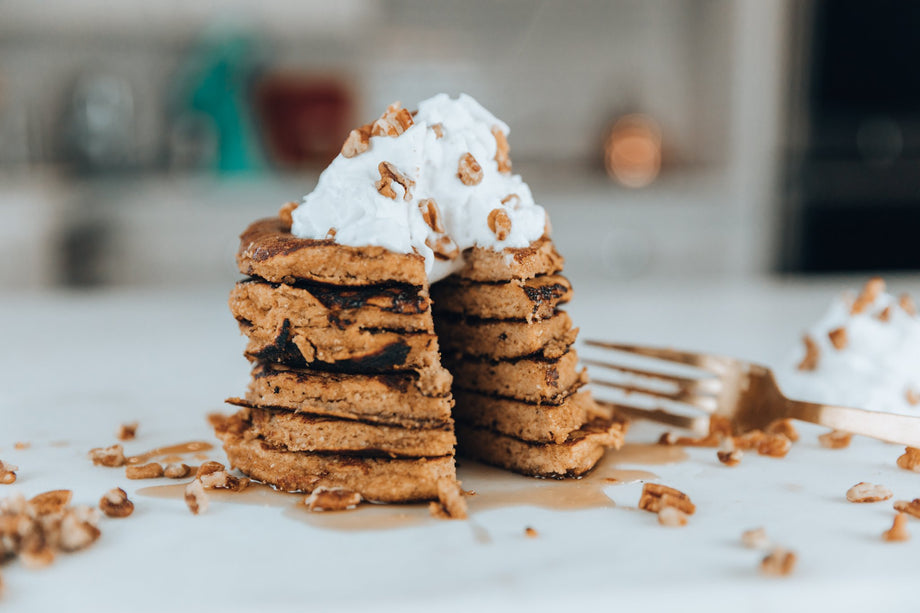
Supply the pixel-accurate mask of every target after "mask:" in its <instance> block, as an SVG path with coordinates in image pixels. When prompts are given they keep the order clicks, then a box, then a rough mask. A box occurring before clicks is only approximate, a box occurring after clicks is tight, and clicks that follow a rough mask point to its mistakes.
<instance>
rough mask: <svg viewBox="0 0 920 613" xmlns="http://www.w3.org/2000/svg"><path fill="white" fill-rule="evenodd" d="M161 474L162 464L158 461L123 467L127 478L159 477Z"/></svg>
mask: <svg viewBox="0 0 920 613" xmlns="http://www.w3.org/2000/svg"><path fill="white" fill-rule="evenodd" d="M162 476H163V465H162V464H160V463H159V462H150V463H149V464H141V465H137V464H132V465H130V466H128V467H127V468H125V477H127V478H128V479H159V478H160V477H162Z"/></svg>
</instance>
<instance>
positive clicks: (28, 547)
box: [19, 530, 54, 569]
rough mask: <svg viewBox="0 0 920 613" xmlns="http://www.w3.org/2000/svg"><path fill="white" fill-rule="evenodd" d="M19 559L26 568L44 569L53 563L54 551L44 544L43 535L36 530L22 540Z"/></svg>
mask: <svg viewBox="0 0 920 613" xmlns="http://www.w3.org/2000/svg"><path fill="white" fill-rule="evenodd" d="M19 559H21V560H22V563H23V564H25V565H26V568H33V569H34V568H44V567H45V566H49V565H50V564H51V563H52V562H54V550H53V549H52V548H51V546H50V545H48V543H47V542H45V538H44V535H42V534H41V532H40V531H39V530H36V531H34V532H32V533H30V534H29V535H27V537H25V538H23V540H22V545H21V549H20V550H19Z"/></svg>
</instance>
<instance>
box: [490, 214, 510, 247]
mask: <svg viewBox="0 0 920 613" xmlns="http://www.w3.org/2000/svg"><path fill="white" fill-rule="evenodd" d="M487 222H488V224H489V230H491V231H492V234H494V235H495V238H497V239H498V240H500V241H503V240H505V239H506V238H508V235H509V234H510V233H511V218H510V217H508V213H506V212H505V211H504V210H503V209H492V210H491V211H490V212H489V217H488V219H487Z"/></svg>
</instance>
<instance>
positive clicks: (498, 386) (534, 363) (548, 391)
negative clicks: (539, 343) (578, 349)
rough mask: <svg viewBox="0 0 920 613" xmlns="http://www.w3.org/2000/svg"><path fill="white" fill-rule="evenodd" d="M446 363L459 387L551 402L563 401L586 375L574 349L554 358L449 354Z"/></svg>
mask: <svg viewBox="0 0 920 613" xmlns="http://www.w3.org/2000/svg"><path fill="white" fill-rule="evenodd" d="M444 365H445V366H446V367H447V369H448V370H449V371H450V372H451V373H453V376H454V381H455V385H456V387H458V388H462V389H467V390H472V391H477V392H482V393H485V394H492V395H495V396H503V397H505V398H513V399H516V400H522V401H524V402H539V403H548V404H558V403H559V402H561V401H562V400H563V399H564V398H565V396H566V392H567V391H568V390H569V389H570V388H571V387H572V386H573V385H575V384H576V383H577V382H579V381H581V380H583V377H584V376H585V375H584V372H583V371H579V370H578V368H577V366H578V355H577V354H576V353H575V351H574V350H569V351H568V352H566V353H565V354H564V355H563V356H562V357H559V358H556V359H552V360H550V359H546V358H539V357H538V358H531V357H528V358H519V359H517V360H501V361H493V360H481V359H480V360H477V359H472V358H463V357H458V356H445V358H444Z"/></svg>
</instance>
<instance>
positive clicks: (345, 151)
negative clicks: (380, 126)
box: [342, 124, 372, 158]
mask: <svg viewBox="0 0 920 613" xmlns="http://www.w3.org/2000/svg"><path fill="white" fill-rule="evenodd" d="M371 130H372V125H371V124H365V125H363V126H361V127H360V128H355V129H354V130H352V131H351V132H349V133H348V137H347V138H346V139H345V142H344V143H343V144H342V155H343V156H344V157H347V158H353V157H355V156H356V155H361V154H362V153H364V152H365V151H367V150H368V149H370V146H371Z"/></svg>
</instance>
